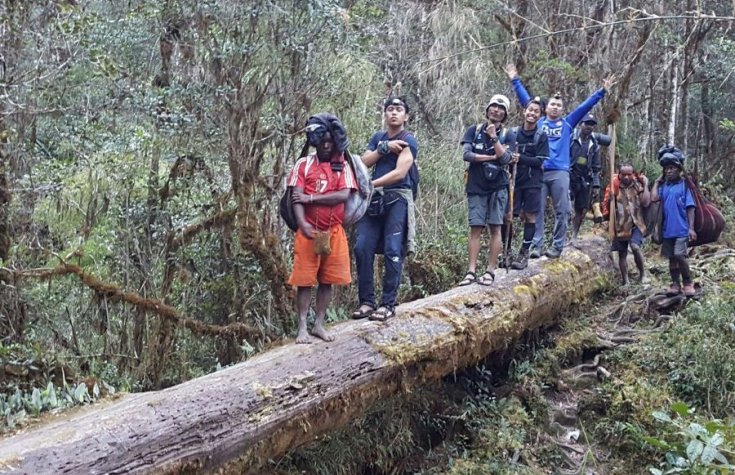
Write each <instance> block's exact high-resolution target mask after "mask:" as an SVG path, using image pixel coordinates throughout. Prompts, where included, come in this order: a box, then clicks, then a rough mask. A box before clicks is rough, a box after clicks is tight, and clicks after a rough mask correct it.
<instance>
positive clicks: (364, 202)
mask: <svg viewBox="0 0 735 475" xmlns="http://www.w3.org/2000/svg"><path fill="white" fill-rule="evenodd" d="M308 151H309V144H308V143H307V144H306V145H305V146H304V149H303V150H302V151H301V155H300V156H301V157H304V156H307V152H308ZM344 155H345V162H346V163H347V166H349V167H350V168H351V169H352V172H353V174H354V176H355V183H356V184H357V191H356V192H353V193H350V196H349V198H347V201H345V211H344V219H343V220H342V225H343V226H344V227H347V226H352V225H353V224H355V223H356V222H358V221H359V220H360V218H362V217H363V216H364V215H365V211H366V210H367V209H368V205H369V204H370V198H371V197H372V194H373V182H372V179H371V177H370V172H369V171H368V169H367V167H366V166H365V164H364V163H362V160H361V159H360V157H359V156H357V157H356V156H353V155H352V154H351V153H350V152H349V151H348V150H345V151H344ZM292 198H293V187H290V186H289V187H286V191H285V192H284V193H283V196H281V200H280V202H279V204H278V211H279V213H280V215H281V218H283V221H284V222H285V223H286V226H288V227H289V229H290V230H291V231H294V232H295V231H296V230H298V228H299V224H298V222H297V221H296V215H295V214H294V211H293V201H292Z"/></svg>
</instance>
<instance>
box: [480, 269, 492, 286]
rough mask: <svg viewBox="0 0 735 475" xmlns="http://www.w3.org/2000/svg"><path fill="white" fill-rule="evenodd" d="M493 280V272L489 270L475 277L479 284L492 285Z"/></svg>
mask: <svg viewBox="0 0 735 475" xmlns="http://www.w3.org/2000/svg"><path fill="white" fill-rule="evenodd" d="M493 282H495V273H494V272H490V271H486V272H485V273H484V274H482V276H481V277H480V278H479V279H477V283H478V284H480V285H492V284H493Z"/></svg>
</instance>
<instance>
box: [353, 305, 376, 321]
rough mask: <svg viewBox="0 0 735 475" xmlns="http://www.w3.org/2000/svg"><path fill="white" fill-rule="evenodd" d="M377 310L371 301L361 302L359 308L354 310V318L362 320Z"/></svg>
mask: <svg viewBox="0 0 735 475" xmlns="http://www.w3.org/2000/svg"><path fill="white" fill-rule="evenodd" d="M362 307H368V309H367V310H364V309H363V308H362ZM374 311H375V306H374V305H371V304H369V303H361V304H360V306H359V307H357V310H355V311H354V312H352V315H351V316H352V319H353V320H360V319H362V318H365V317H369V316H370V315H372V314H373V312H374Z"/></svg>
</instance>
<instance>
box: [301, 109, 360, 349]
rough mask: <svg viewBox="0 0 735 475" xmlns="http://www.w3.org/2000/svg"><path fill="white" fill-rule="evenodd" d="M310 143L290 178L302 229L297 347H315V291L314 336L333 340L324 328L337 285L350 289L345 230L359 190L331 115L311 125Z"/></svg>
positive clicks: (343, 139) (341, 133)
mask: <svg viewBox="0 0 735 475" xmlns="http://www.w3.org/2000/svg"><path fill="white" fill-rule="evenodd" d="M307 140H308V142H309V145H311V146H314V147H316V154H309V155H307V156H305V157H302V158H300V159H299V161H298V162H296V165H295V166H294V168H293V170H292V171H291V175H290V176H289V179H288V186H290V187H293V205H294V214H295V215H296V221H297V222H298V225H299V229H298V231H297V232H296V236H295V238H294V262H293V270H292V272H291V277H290V279H289V284H291V285H293V286H296V287H297V289H298V290H297V293H296V309H297V312H298V316H299V333H298V335H297V336H296V343H311V338H310V337H309V333H308V332H307V330H306V317H307V315H308V313H309V307H310V306H311V289H312V287H314V286H316V285H318V288H317V291H316V317H315V320H314V326H313V327H312V329H311V334H312V335H314V336H316V337H318V338H321V339H322V340H324V341H332V340H334V337H333V336H332V335H331V334H330V333H329V332H327V330H326V328H325V327H324V319H325V317H326V314H327V306H328V305H329V302H330V300H331V299H332V285H349V284H350V282H351V276H350V253H349V248H348V245H347V237H346V236H345V231H344V229H343V228H342V221H343V219H344V210H345V201H347V199H348V197H349V196H350V193H351V192H352V191H354V190H356V189H357V185H356V183H355V177H354V175H353V172H352V169H351V168H350V166H349V165H347V164H346V163H345V158H344V153H343V152H344V151H345V150H346V149H347V145H348V143H349V142H348V140H347V138H346V135H345V131H344V126H343V125H342V123H341V122H339V120H338V119H337V118H336V117H334V116H333V115H331V114H317V115H316V116H313V117H311V118H310V119H309V122H307Z"/></svg>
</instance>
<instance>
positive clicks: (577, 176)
mask: <svg viewBox="0 0 735 475" xmlns="http://www.w3.org/2000/svg"><path fill="white" fill-rule="evenodd" d="M595 125H597V119H595V116H594V115H592V114H591V113H590V114H587V115H586V116H585V117H584V119H582V122H580V124H579V127H578V128H577V130H576V131H575V133H574V136H573V137H572V145H571V147H570V151H569V156H570V158H571V161H572V163H571V165H572V168H571V173H570V175H569V189H570V191H571V195H572V201H574V219H573V221H572V225H573V229H572V240H573V241H574V240H576V239H577V235H578V234H579V228H580V227H581V226H582V221H583V220H584V216H585V214H586V213H587V210H589V209H590V207H591V206H592V202H593V201H597V200H599V199H600V170H601V169H602V162H601V160H600V145H599V144H598V143H597V141H596V140H595V138H594V135H593V134H592V132H594V130H595Z"/></svg>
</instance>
